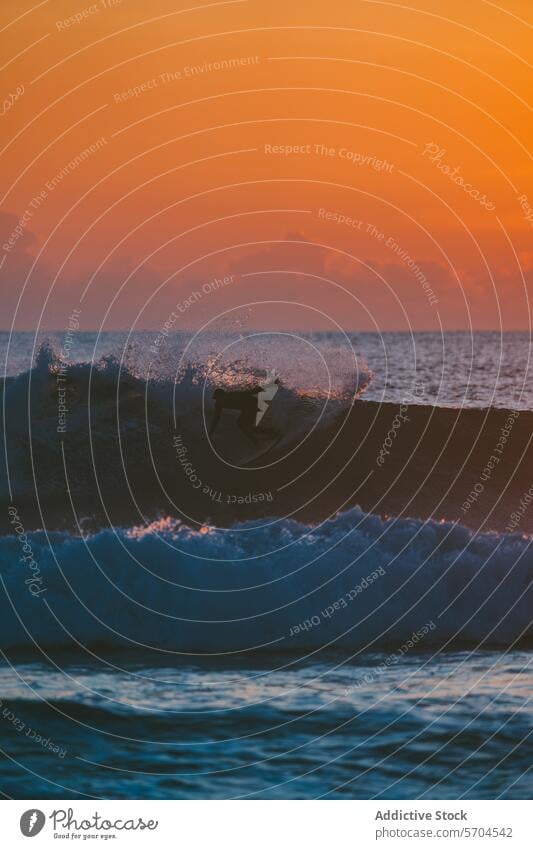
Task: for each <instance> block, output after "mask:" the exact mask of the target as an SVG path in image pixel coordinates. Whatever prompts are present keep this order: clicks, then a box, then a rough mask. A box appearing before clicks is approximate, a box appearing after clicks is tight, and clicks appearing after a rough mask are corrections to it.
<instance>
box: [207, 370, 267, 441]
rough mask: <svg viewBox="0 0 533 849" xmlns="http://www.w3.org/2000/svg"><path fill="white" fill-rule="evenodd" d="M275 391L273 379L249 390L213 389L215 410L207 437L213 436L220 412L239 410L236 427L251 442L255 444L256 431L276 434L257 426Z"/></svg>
mask: <svg viewBox="0 0 533 849" xmlns="http://www.w3.org/2000/svg"><path fill="white" fill-rule="evenodd" d="M277 390H278V380H274V379H270V380H267V381H266V382H265V383H264V384H258V385H256V386H254V387H252V388H251V389H245V390H225V389H220V388H218V389H215V391H214V393H213V398H214V401H215V409H214V411H213V417H212V419H211V424H210V426H209V436H213V434H214V432H215V430H216V427H217V425H218V423H219V421H220V416H221V415H222V410H240V416H239V417H238V419H237V427H238V428H239V430H240V431H241V432H242V433H244V434H245V436H247V437H248V438H249V439H251V440H252V442H257V434H258V430H259V433H261V434H272V433H276V431H274V430H272V429H270V428H261V429H258V427H257V425H258V424H259V422H260V421H261V419H262V417H263V416H264V414H265V412H266V411H267V409H268V404H269V403H270V401H271V400H272V398H273V397H274V395H275V394H276V392H277Z"/></svg>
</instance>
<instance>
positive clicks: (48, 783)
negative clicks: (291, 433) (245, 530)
mask: <svg viewBox="0 0 533 849" xmlns="http://www.w3.org/2000/svg"><path fill="white" fill-rule="evenodd" d="M391 657H392V655H390V654H388V653H375V652H368V653H365V654H363V655H362V656H359V657H357V658H350V657H347V656H345V655H339V654H328V655H323V656H319V657H314V658H313V657H308V658H303V659H302V658H297V657H295V656H287V655H271V656H268V657H260V656H254V657H253V658H248V659H247V660H242V659H241V660H239V659H237V658H234V659H231V658H228V659H226V660H225V661H224V662H223V663H221V662H217V661H215V660H206V661H204V662H200V661H198V660H194V661H191V660H186V659H184V658H182V659H181V660H177V659H176V660H173V661H171V662H168V661H166V662H165V661H160V662H159V663H158V664H156V665H154V664H153V663H150V662H149V661H148V660H147V659H144V660H143V659H142V658H139V659H136V660H132V659H131V657H127V656H123V655H120V654H118V655H115V656H111V657H110V658H109V659H108V661H107V662H99V663H97V662H94V663H93V664H92V665H88V664H87V663H86V662H81V661H80V660H76V658H75V657H72V656H68V655H63V656H59V657H57V656H56V658H55V663H56V664H57V665H56V666H55V667H53V666H49V665H46V664H44V663H42V662H22V661H20V662H18V664H17V666H16V670H17V676H16V677H15V676H14V675H13V673H12V672H11V671H9V670H7V669H6V668H5V667H3V668H2V669H1V670H0V686H1V688H2V693H3V701H4V705H3V707H2V708H1V709H0V716H2V717H3V718H2V722H1V723H0V739H1V745H2V748H3V749H4V750H5V748H6V747H7V749H8V751H9V760H4V761H3V763H2V765H1V767H0V777H1V784H2V789H3V792H4V793H5V794H7V795H9V796H13V797H15V798H21V797H22V798H26V797H29V796H34V797H36V798H58V797H61V796H65V797H73V798H87V797H104V798H222V799H227V798H252V799H253V798H255V799H257V798H259V799H261V798H263V799H266V798H281V799H284V798H290V799H293V798H296V799H301V798H341V799H342V798H344V799H346V798H365V799H367V798H389V799H390V798H393V799H397V798H400V799H402V798H406V799H407V798H414V797H418V798H423V799H432V798H433V799H458V798H473V799H477V798H510V799H526V798H530V797H531V791H532V789H533V787H532V777H531V754H532V743H531V711H530V707H529V706H530V701H529V700H530V698H531V692H532V684H533V676H532V671H531V654H530V653H529V652H520V651H513V652H510V653H509V652H501V653H500V652H487V651H479V652H474V653H468V652H444V653H441V654H433V653H427V652H424V653H418V654H416V655H410V656H406V657H405V658H403V659H402V660H401V661H400V662H399V663H398V664H396V665H393V664H391V662H390V658H391ZM12 716H16V717H17V719H16V720H15V719H13V718H11V717H12ZM6 717H7V718H6ZM17 723H18V725H17ZM22 723H23V724H24V727H22ZM17 727H18V728H20V729H21V730H17ZM34 732H36V733H40V734H41V736H44V738H45V742H44V743H43V742H41V743H38V742H35V733H34ZM30 738H33V739H30Z"/></svg>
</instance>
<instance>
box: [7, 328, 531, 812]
mask: <svg viewBox="0 0 533 849" xmlns="http://www.w3.org/2000/svg"><path fill="white" fill-rule="evenodd" d="M153 338H154V334H153V333H150V334H146V333H145V334H137V335H136V336H135V337H133V338H132V339H129V340H128V339H127V337H126V334H105V335H104V336H102V337H101V338H100V339H99V340H97V337H96V334H86V333H82V332H78V333H76V335H75V340H74V345H73V348H72V356H71V360H70V364H71V370H70V372H69V381H70V383H69V386H70V388H71V389H72V390H73V392H72V397H71V401H70V403H71V405H72V406H73V410H72V412H71V414H70V415H71V416H72V418H71V419H70V431H69V435H70V437H71V438H72V439H73V440H75V439H79V440H80V451H81V440H82V439H86V437H85V431H84V430H83V429H82V427H81V424H80V422H81V415H79V416H78V418H77V419H76V418H75V417H74V414H75V412H76V411H75V409H74V406H75V404H77V403H78V402H79V401H80V399H81V397H82V395H83V391H84V388H85V386H86V383H87V378H88V370H87V369H86V368H85V367H82V366H80V367H79V368H78V369H77V370H76V369H72V364H73V363H75V362H78V363H79V362H94V363H98V369H97V371H98V380H97V381H96V382H95V400H94V411H93V418H92V420H91V427H92V433H93V435H94V438H95V439H96V438H97V437H98V438H99V439H100V441H101V444H102V445H103V446H104V447H105V446H107V445H108V444H111V443H112V441H113V438H114V434H113V433H112V428H113V426H114V425H113V422H112V420H111V419H110V418H109V416H108V410H109V408H110V407H111V405H112V403H113V404H114V403H115V396H116V392H115V389H116V386H115V384H116V380H117V379H118V375H119V374H120V369H119V368H118V367H117V362H116V360H114V359H109V357H110V356H112V357H117V358H118V360H119V361H120V360H121V359H124V369H123V371H124V370H125V371H126V373H127V375H128V376H129V389H128V391H129V393H130V394H129V396H128V398H129V400H128V403H129V405H130V406H129V408H128V410H129V413H128V415H129V418H128V420H127V422H126V424H127V425H128V427H129V428H130V429H131V428H132V427H133V428H136V427H138V420H139V417H140V415H141V414H142V416H144V403H145V399H144V396H143V392H142V391H139V386H141V387H142V386H144V383H143V381H144V379H145V378H146V377H147V376H149V378H150V380H151V381H153V380H154V378H155V382H156V384H157V388H158V392H159V396H158V398H159V401H158V403H160V405H161V404H162V402H161V400H160V396H161V397H163V395H162V393H163V389H165V387H167V388H168V386H171V385H172V386H173V385H174V380H175V376H176V374H177V372H179V362H180V356H181V353H182V352H183V349H184V346H186V345H187V344H189V343H190V342H191V338H190V337H179V338H173V339H170V340H168V342H165V345H164V346H162V348H161V351H159V352H158V354H157V356H155V355H153V354H151V353H150V345H151V344H152V342H153ZM51 341H52V344H53V346H54V348H55V349H56V351H57V352H60V351H61V349H62V346H63V345H64V337H63V336H62V335H61V334H56V335H55V336H54V335H53V334H52V340H51ZM8 342H9V353H8V354H7V365H6V369H5V371H6V372H7V374H8V375H12V376H15V375H19V377H18V379H17V380H14V381H11V382H9V383H8V385H7V388H6V396H5V397H6V400H7V404H8V411H7V412H8V419H9V413H11V421H8V428H7V440H6V446H7V448H6V452H5V454H6V456H7V461H8V467H9V473H10V481H11V485H12V487H13V488H15V490H16V492H17V493H19V494H20V499H21V500H22V499H23V498H24V497H26V496H27V494H28V491H29V490H31V487H32V486H33V479H32V469H31V467H27V466H28V464H27V463H26V466H25V465H24V462H23V461H24V454H25V452H26V453H27V450H28V448H27V441H25V438H26V437H25V436H24V434H23V433H22V429H21V427H20V423H21V422H23V421H24V420H25V419H27V410H28V408H30V409H31V410H32V413H31V415H32V417H33V418H32V422H33V425H34V426H33V437H32V438H33V443H32V450H33V452H34V458H37V457H39V458H40V461H41V462H42V463H43V468H44V469H45V471H46V474H47V475H48V470H49V479H50V484H51V490H52V489H53V486H52V484H54V485H55V481H54V480H52V479H53V478H54V476H56V475H57V478H58V480H59V481H61V471H62V466H61V452H60V449H59V445H58V444H56V441H57V440H56V437H55V430H56V427H55V425H56V421H55V420H54V419H53V416H50V411H49V410H48V406H50V405H51V409H52V412H54V409H53V408H54V404H55V403H56V398H55V395H54V393H53V392H52V393H50V388H49V378H50V372H49V369H50V368H53V364H54V360H53V355H51V354H50V353H48V354H47V355H46V356H43V357H42V358H41V362H40V366H39V368H37V369H34V371H33V372H32V373H31V376H28V375H26V376H24V375H23V374H21V373H23V372H26V371H27V370H28V369H29V368H30V367H31V365H32V356H33V353H34V352H35V351H36V350H37V349H38V344H35V345H34V339H33V337H32V336H31V335H30V334H17V335H16V336H14V337H13V338H12V339H11V340H10V341H9V338H8V336H7V335H6V334H1V335H0V346H1V352H3V355H5V354H6V352H7V350H8ZM352 343H353V348H352V347H351V344H352ZM215 344H216V341H214V340H213V339H201V340H198V341H195V342H194V345H193V347H192V349H191V354H190V361H191V363H192V364H193V365H191V369H189V371H186V373H185V376H183V375H182V376H181V377H179V378H178V379H177V383H176V387H177V388H176V390H175V392H177V394H178V399H179V403H180V404H181V407H180V410H179V412H180V414H181V416H182V418H183V419H186V418H187V416H191V417H192V416H193V415H195V416H198V415H199V412H198V410H199V409H200V407H199V402H198V397H197V396H198V392H199V388H198V387H200V388H201V382H202V380H204V379H206V374H207V373H208V372H209V370H211V371H214V372H215V378H216V380H215V382H216V381H222V382H223V381H226V382H227V383H229V384H230V385H232V384H234V383H235V381H238V379H239V375H242V374H243V373H244V372H247V373H249V374H252V375H253V374H255V373H256V372H257V373H258V372H260V371H266V370H268V369H270V368H275V369H276V370H277V371H278V373H279V374H280V375H281V376H282V378H283V379H284V381H285V385H286V387H287V388H286V394H285V396H284V399H285V400H284V404H285V406H286V407H287V408H289V409H294V410H296V409H298V410H300V407H297V406H294V405H295V404H296V400H295V399H297V397H300V396H298V393H303V394H305V395H306V398H307V401H308V406H307V407H306V408H305V409H306V411H307V412H306V413H305V415H309V416H312V415H314V412H313V411H314V410H315V407H313V404H312V403H311V402H312V401H316V400H317V399H318V400H320V398H321V397H322V395H324V396H327V397H328V401H329V398H332V399H333V403H334V404H335V405H337V407H336V408H335V409H338V407H339V405H340V407H342V405H346V404H349V401H350V393H351V394H352V395H353V394H354V393H356V392H360V391H362V392H363V393H364V394H363V397H364V398H367V399H368V400H374V401H381V400H387V401H395V402H397V403H401V402H402V401H403V399H404V398H405V397H407V396H408V397H409V399H410V403H413V402H415V403H432V404H435V405H438V406H448V407H450V406H451V407H462V406H469V407H480V408H485V407H490V406H500V407H506V408H515V409H522V410H532V409H533V389H532V388H531V381H530V380H529V337H528V335H527V334H524V333H513V334H505V335H504V336H503V337H500V336H499V335H498V334H490V333H483V334H476V335H475V336H474V337H473V338H471V337H470V336H469V335H468V334H464V333H456V334H445V335H444V336H442V337H441V336H438V335H437V334H423V333H419V334H415V335H414V336H412V337H411V336H409V335H408V334H384V335H383V336H382V337H380V336H378V335H377V334H357V335H354V334H352V335H351V337H350V339H348V340H347V339H345V338H341V337H338V336H336V337H333V336H331V335H323V334H322V335H321V334H317V335H314V336H312V337H307V338H306V339H303V340H302V339H300V338H295V337H292V336H286V337H284V338H283V339H282V340H280V337H279V336H272V338H268V335H262V336H260V337H255V338H254V339H253V340H247V339H246V338H242V337H240V336H237V337H236V338H235V339H234V340H232V352H231V355H228V356H227V357H226V358H225V360H224V361H223V362H222V363H220V362H217V361H216V360H214V359H213V349H214V346H215ZM34 348H35V351H33V349H34ZM101 357H108V359H107V360H106V361H105V362H102V360H101ZM354 369H355V370H356V371H357V376H356V378H354V374H353V373H354ZM198 376H200V378H201V379H199V378H198ZM82 390H83V391H82ZM291 393H292V394H291ZM321 393H322V395H321ZM413 393H414V394H413ZM28 399H29V400H30V403H29V405H28ZM80 403H81V402H80ZM291 404H292V405H293V408H291V407H290V405H291ZM17 405H19V406H17ZM136 405H137V406H136ZM137 407H138V409H137ZM197 407H198V409H196V408H197ZM158 410H159V412H158V415H159V418H158V419H156V420H151V422H150V424H151V426H152V427H153V430H154V433H155V434H156V439H157V438H162V437H160V434H161V433H162V429H161V416H163V415H166V412H165V411H166V408H165V407H164V406H160V407H159V408H158ZM309 411H310V412H309ZM76 415H77V413H76ZM154 421H155V425H157V427H155V425H154ZM326 421H327V417H326V418H325V419H324V422H326ZM50 422H52V424H51V425H50ZM322 424H323V423H322ZM322 424H321V426H322ZM195 426H196V425H195ZM76 427H79V429H78V430H76ZM347 438H348V439H349V433H348V434H344V435H343V439H347ZM75 445H76V443H75V441H74V446H75ZM491 445H492V443H491ZM135 448H136V449H138V448H139V445H137V444H135ZM74 453H75V452H74ZM80 456H81V454H80ZM105 456H108V455H105ZM109 456H111V455H109ZM408 460H409V458H406V462H408ZM84 463H85V460H84ZM47 464H48V465H47ZM71 468H72V467H71ZM83 474H84V469H83V468H81V467H80V468H78V469H76V470H75V472H74V473H72V490H71V492H74V493H76V488H75V486H76V483H77V481H78V480H79V479H81V478H82V477H83ZM115 475H116V472H115V470H114V469H113V468H110V470H109V476H110V477H111V478H112V477H114V476H115ZM118 477H119V476H118V475H117V478H118ZM47 482H48V481H47V480H45V481H44V483H43V486H44V487H46V484H47ZM51 490H50V491H51ZM3 492H4V490H3ZM47 492H48V490H46V488H44V489H43V490H42V493H44V495H43V494H42V496H41V497H42V498H43V504H44V508H45V507H46V493H47ZM184 492H185V495H186V497H190V490H187V489H186V488H185V490H184ZM93 495H94V498H95V499H96V498H97V497H98V493H97V491H96V489H95V490H94V494H93ZM7 497H8V493H7V490H5V492H4V495H3V498H4V500H6V499H7ZM7 503H8V502H7V500H6V504H7ZM19 506H20V505H19ZM20 509H21V515H20V517H19V518H20V522H21V523H22V524H24V510H23V509H22V508H20ZM17 515H18V514H17ZM81 518H83V517H81ZM10 521H11V519H10ZM11 524H12V525H13V529H15V524H13V522H12V523H11ZM42 524H44V525H45V529H44V530H43V529H42V528H40V527H39V526H32V527H25V528H24V531H25V533H26V536H25V537H24V538H23V539H21V537H20V528H19V531H18V533H19V536H18V537H17V536H16V534H15V533H13V532H12V533H11V534H10V535H7V536H4V537H3V538H2V539H0V575H1V579H2V584H1V593H2V617H1V621H0V648H1V649H2V650H3V652H4V655H3V657H4V661H3V663H2V666H1V667H0V698H1V699H2V705H1V706H0V737H1V742H0V746H1V748H2V750H3V751H4V753H5V756H4V758H3V760H2V762H1V766H0V790H1V791H2V792H3V793H4V794H5V795H7V796H10V797H15V798H61V797H66V798H70V797H76V796H80V797H102V798H132V797H133V798H135V797H137V798H143V797H146V798H183V797H186V798H243V797H244V798H248V797H249V798H315V797H325V798H331V797H335V798H373V797H376V798H415V797H421V798H461V797H464V798H496V797H499V796H501V797H503V798H528V797H530V796H531V793H532V792H533V776H532V773H531V764H532V762H533V761H532V755H533V744H532V739H531V731H532V722H531V720H532V717H533V711H532V710H531V704H530V698H531V692H532V683H533V680H532V675H531V657H532V655H531V651H530V650H529V647H530V645H531V638H532V636H533V629H532V624H533V614H532V613H531V611H532V609H533V608H532V605H531V597H532V586H533V584H532V582H533V552H532V551H531V546H530V542H531V538H530V537H529V536H528V535H527V534H508V533H498V534H490V533H486V532H483V533H479V532H478V533H474V532H473V531H471V530H467V529H466V528H462V527H461V526H460V525H456V526H454V525H451V524H445V523H441V522H435V521H433V520H425V521H424V520H422V519H421V518H412V519H408V518H399V519H398V518H395V517H394V516H393V517H390V518H389V519H388V520H384V519H381V518H378V517H377V516H373V515H366V514H364V513H363V511H361V510H359V509H357V508H354V509H352V510H344V511H343V512H341V514H340V515H338V516H333V517H332V518H331V519H329V520H328V521H325V522H321V523H320V524H317V525H315V526H313V525H305V524H301V523H298V522H295V521H293V520H292V519H290V518H285V517H284V516H282V515H277V513H276V504H275V503H274V502H273V506H272V516H271V517H270V519H269V520H268V521H260V522H253V523H248V524H246V522H244V523H243V521H242V516H241V517H240V518H239V519H238V520H237V518H236V519H235V522H234V524H233V525H230V527H225V528H217V527H214V526H209V523H206V524H205V525H204V526H202V527H197V528H194V529H191V528H189V527H186V526H183V525H180V524H179V522H176V521H175V519H172V518H170V517H167V516H159V517H158V518H157V519H156V520H154V517H147V518H146V521H144V522H143V521H142V517H140V518H139V521H138V522H137V523H136V525H135V526H131V525H128V526H125V527H115V528H108V527H106V526H105V525H104V526H103V527H102V526H100V527H98V528H97V529H96V531H91V532H90V533H89V532H87V533H85V534H83V535H82V534H80V533H72V532H70V531H68V530H63V531H57V530H56V531H54V532H52V533H49V532H48V530H47V528H46V522H43V523H42ZM80 527H81V526H80ZM24 544H25V545H28V546H29V547H30V550H31V557H32V558H34V562H35V563H36V564H37V568H38V576H37V575H36V574H31V576H30V577H31V578H33V579H34V581H37V582H36V583H34V584H33V585H32V586H33V589H34V590H35V589H36V588H37V589H39V590H41V589H42V590H43V593H40V592H35V593H33V592H32V591H30V590H29V589H28V582H27V578H28V575H30V573H29V572H28V569H29V568H30V567H29V566H28V561H23V560H21V553H23V552H22V549H21V546H22V545H24ZM27 556H28V557H30V554H28V555H27ZM380 567H381V568H382V569H383V574H381V573H379V575H378V577H377V578H375V579H372V580H371V581H370V585H369V586H368V587H362V582H363V581H364V580H365V579H367V578H368V576H369V575H370V574H371V573H372V571H373V570H377V569H379V568H380ZM37 578H38V580H37ZM350 594H352V596H353V597H352V598H350ZM340 599H344V601H343V602H342V603H341V602H340ZM346 599H348V601H346ZM335 603H337V605H338V607H337V608H335V612H334V615H333V614H330V615H329V616H328V615H326V614H324V613H323V611H324V610H327V609H329V608H331V606H332V605H334V604H335ZM315 618H316V619H317V620H318V621H317V622H315ZM309 622H311V626H310V625H309ZM302 623H304V627H302ZM305 623H307V624H305ZM424 629H425V631H424ZM421 631H424V634H423V636H422V637H420V636H418V637H416V638H415V637H414V635H415V634H420V632H421ZM291 632H292V633H291ZM409 641H411V642H409ZM258 646H261V647H262V649H263V650H262V651H261V652H260V653H259V652H257V651H255V652H252V653H249V654H247V655H246V656H244V657H243V656H242V654H240V652H241V651H242V650H243V649H247V650H249V649H253V648H254V647H255V648H257V647H258ZM333 646H335V648H332V647H333ZM147 647H151V648H152V649H153V650H154V651H155V652H156V655H157V659H156V660H155V659H154V656H153V655H151V654H147ZM324 647H327V650H324Z"/></svg>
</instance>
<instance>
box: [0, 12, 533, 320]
mask: <svg viewBox="0 0 533 849" xmlns="http://www.w3.org/2000/svg"><path fill="white" fill-rule="evenodd" d="M531 18H532V15H531V4H530V2H529V0H505V2H503V0H502V2H499V3H492V2H489V1H488V0H469V2H464V0H462V1H461V2H458V0H449V2H446V3H442V2H441V0H418V2H417V3H415V4H414V5H413V4H412V3H409V4H407V3H401V2H374V0H334V2H332V3H324V2H323V0H321V2H306V3H288V2H284V3H282V2H279V0H238V2H211V3H209V2H204V3H203V5H200V3H195V2H192V0H187V2H178V3H176V2H174V0H151V2H150V3H147V2H146V0H122V2H116V0H115V2H113V0H98V2H96V3H92V4H91V3H90V2H88V0H48V2H40V3H39V2H37V0H31V2H28V0H3V2H2V10H1V21H0V29H1V32H0V38H1V39H2V56H3V57H4V59H3V62H4V63H5V64H4V68H3V71H2V74H3V92H4V97H5V101H4V105H3V111H4V114H3V116H2V122H3V131H4V132H3V133H2V159H3V167H2V169H1V183H2V185H1V191H2V198H3V200H2V210H1V213H0V216H1V230H2V232H1V236H2V238H1V246H0V261H1V262H2V266H1V269H0V281H1V286H2V292H3V307H4V308H3V310H2V314H3V321H2V327H3V328H9V327H10V326H11V322H12V319H13V318H14V321H15V327H16V328H17V329H33V328H35V327H36V326H43V327H45V328H56V329H62V328H64V327H65V326H66V324H67V321H68V316H69V315H70V314H71V312H72V310H73V309H74V308H78V309H81V310H82V318H81V325H82V329H91V328H96V327H100V326H102V327H103V329H113V328H130V327H138V328H148V327H150V328H158V327H160V326H161V325H162V324H163V323H164V322H165V320H166V319H167V317H168V315H169V313H170V311H172V310H173V309H175V308H176V304H178V303H179V304H182V303H183V302H184V301H185V300H186V299H187V298H190V296H191V293H194V292H196V291H200V292H201V297H200V298H197V299H196V301H195V303H194V304H192V305H191V306H190V307H188V308H186V309H184V310H183V313H180V318H179V321H180V322H181V326H182V327H183V328H185V327H187V328H188V327H197V326H200V325H201V324H202V323H203V322H205V321H212V320H214V322H215V324H214V326H219V325H220V323H221V322H223V321H225V320H226V317H222V318H216V316H217V315H218V314H219V313H220V312H222V311H225V310H234V312H233V313H231V314H230V318H231V316H234V315H237V316H238V315H243V314H246V316H247V320H248V322H249V326H250V327H265V326H266V327H297V328H299V329H307V328H309V329H311V328H313V327H321V328H328V327H333V326H335V323H338V324H340V325H341V326H342V327H344V328H346V329H380V330H389V329H408V328H409V327H412V328H414V329H436V328H439V326H440V325H442V327H443V328H444V329H457V328H468V327H470V326H472V327H474V328H479V329H483V328H498V327H500V326H503V327H504V328H505V329H514V328H528V327H529V323H530V311H529V302H528V293H529V292H530V290H531V285H532V281H533V276H532V273H531V268H532V265H533V250H532V247H531V235H532V232H533V231H532V226H533V186H532V184H531V164H530V162H531V160H530V154H529V153H528V149H529V148H530V139H531V117H530V114H531V113H530V107H529V106H528V105H527V101H528V99H529V97H530V93H531V91H532V90H533V87H532V78H533V75H532V72H531V67H530V65H529V64H528V62H531V52H532V51H531V23H532V20H531ZM210 64H211V67H210ZM220 65H222V67H221V66H220ZM195 69H196V70H195ZM134 89H136V90H134ZM99 140H100V141H99ZM96 143H98V144H96ZM95 144H96V147H94V148H93V149H92V150H91V148H90V146H91V145H95ZM430 146H431V147H430ZM287 147H289V148H291V147H292V148H293V152H287ZM83 151H86V153H85V154H83V156H82V158H79V157H80V154H82V152H83ZM87 151H89V152H88V153H87ZM76 157H78V159H76ZM69 163H71V164H70V165H69ZM459 180H461V181H462V185H461V184H460V183H459V182H458V181H459ZM468 192H470V193H468ZM35 198H37V200H34V199H35ZM520 198H522V200H521V201H520ZM32 204H33V205H32ZM528 205H529V207H528ZM529 208H531V214H530V217H531V219H532V221H528V220H527V215H528V209H529ZM335 216H336V217H335ZM341 216H344V218H345V219H349V220H348V222H346V221H339V218H340V217H341ZM23 219H25V220H23ZM230 275H233V277H232V278H231V282H229V283H228V284H227V285H225V286H222V287H220V288H218V289H216V287H206V288H209V292H207V293H206V292H204V291H203V289H202V286H203V285H204V284H206V283H208V282H209V281H212V280H213V279H214V278H218V279H220V278H222V277H224V276H228V277H229V276H230ZM211 288H212V289H213V291H211ZM429 293H432V294H429ZM265 301H268V302H276V301H278V302H279V301H285V302H291V303H290V304H279V303H264V302H265ZM249 303H254V304H255V305H254V306H253V307H248V306H246V304H249Z"/></svg>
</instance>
